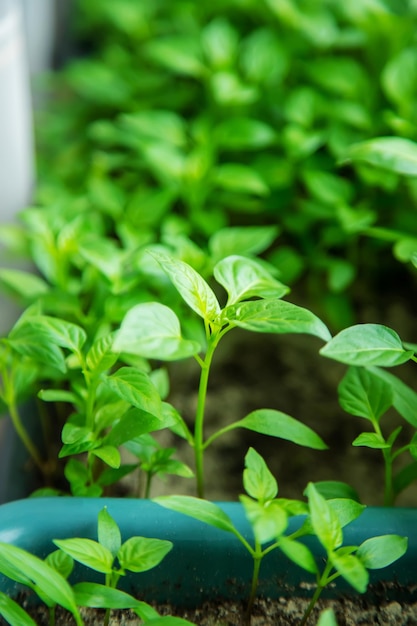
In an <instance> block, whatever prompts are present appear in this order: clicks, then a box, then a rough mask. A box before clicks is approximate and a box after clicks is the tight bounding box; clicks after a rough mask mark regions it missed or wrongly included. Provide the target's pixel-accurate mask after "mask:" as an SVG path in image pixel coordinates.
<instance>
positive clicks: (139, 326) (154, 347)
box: [113, 302, 201, 361]
mask: <svg viewBox="0 0 417 626" xmlns="http://www.w3.org/2000/svg"><path fill="white" fill-rule="evenodd" d="M113 349H114V350H115V351H117V352H126V353H130V354H132V353H133V354H139V355H141V356H144V357H146V358H150V359H163V360H166V361H171V360H177V359H185V358H188V357H190V356H193V355H195V354H197V353H198V352H199V351H200V349H201V348H200V346H199V344H198V343H197V342H196V341H190V340H188V339H184V338H183V337H182V336H181V328H180V321H179V319H178V317H177V315H176V314H175V313H174V311H172V310H171V309H170V308H168V307H167V306H165V305H164V304H160V303H158V302H149V303H143V304H138V305H136V306H135V307H133V308H132V309H130V311H128V313H127V314H126V316H125V318H124V319H123V321H122V324H121V326H120V330H119V331H118V332H117V334H116V339H115V341H114V344H113Z"/></svg>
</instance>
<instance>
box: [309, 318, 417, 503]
mask: <svg viewBox="0 0 417 626" xmlns="http://www.w3.org/2000/svg"><path fill="white" fill-rule="evenodd" d="M415 348H416V347H415V346H413V345H410V344H406V343H404V342H403V341H402V340H401V338H400V337H399V335H398V334H397V333H396V332H395V331H394V330H392V329H390V328H388V327H386V326H382V325H379V324H358V325H355V326H351V327H349V328H346V329H345V330H343V331H341V332H340V333H339V334H338V335H336V336H335V337H334V338H333V339H332V340H331V341H330V342H328V343H327V344H326V345H325V346H324V347H323V348H322V349H321V354H323V355H324V356H327V357H329V358H332V359H335V360H337V361H341V362H342V363H345V364H348V365H350V367H349V369H348V370H347V372H346V374H345V376H344V378H343V380H342V381H341V383H340V385H339V401H340V404H341V406H342V408H343V409H344V410H345V411H347V412H348V413H351V414H352V415H355V416H359V417H362V418H364V419H366V420H367V421H368V422H369V423H370V425H371V426H372V431H371V432H369V431H367V432H363V433H361V434H360V435H359V436H358V437H357V438H356V439H355V440H354V441H353V445H354V446H364V447H368V448H371V449H376V450H381V453H382V456H383V461H384V468H385V469H384V504H385V505H386V506H392V505H393V504H394V503H395V500H396V498H397V497H398V495H399V494H400V493H401V492H402V491H403V490H404V489H405V488H406V487H408V486H409V485H410V484H411V483H412V482H413V481H414V480H415V479H416V478H417V447H416V443H417V434H416V432H415V429H417V418H416V414H415V406H416V403H417V393H416V392H415V391H414V390H413V389H411V388H410V387H408V385H406V384H405V383H403V382H402V381H401V380H400V379H399V378H397V377H396V376H395V375H393V374H391V373H390V372H387V371H385V369H382V368H386V367H394V366H397V365H401V364H403V363H406V362H407V361H417V357H416V356H415ZM391 408H394V409H395V410H396V411H397V413H399V415H400V416H401V417H402V418H403V419H404V420H405V421H406V422H407V423H408V424H409V425H411V427H412V428H413V429H414V433H413V434H412V436H411V439H410V441H409V442H408V443H405V444H402V445H399V444H398V443H397V439H398V437H399V435H400V433H401V431H402V426H401V424H400V425H399V426H397V427H396V428H394V430H392V432H390V433H388V434H384V429H383V424H382V419H383V417H384V415H385V414H386V412H387V411H388V410H389V409H391ZM407 456H408V457H410V456H411V460H409V461H408V463H407V464H406V465H404V464H403V466H402V468H401V469H399V470H398V471H395V462H396V461H397V459H398V458H399V457H401V458H402V459H404V460H405V458H406V457H407Z"/></svg>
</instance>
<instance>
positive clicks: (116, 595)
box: [74, 583, 158, 622]
mask: <svg viewBox="0 0 417 626" xmlns="http://www.w3.org/2000/svg"><path fill="white" fill-rule="evenodd" d="M74 593H75V598H76V600H77V604H78V605H79V606H87V607H91V608H95V609H135V610H136V611H137V612H138V614H139V615H140V617H141V618H142V619H144V620H146V622H148V620H151V619H153V618H154V617H157V616H158V613H157V612H156V611H155V609H153V608H152V607H151V606H149V604H146V602H142V601H140V600H136V598H133V597H132V596H131V595H129V594H128V593H126V592H125V591H121V590H120V589H113V588H112V587H107V586H105V585H100V584H99V583H77V584H75V585H74Z"/></svg>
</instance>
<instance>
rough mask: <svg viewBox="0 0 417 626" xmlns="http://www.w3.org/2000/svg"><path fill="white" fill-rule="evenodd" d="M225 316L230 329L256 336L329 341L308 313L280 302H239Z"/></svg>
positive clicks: (288, 303)
mask: <svg viewBox="0 0 417 626" xmlns="http://www.w3.org/2000/svg"><path fill="white" fill-rule="evenodd" d="M224 316H225V318H226V319H227V321H228V322H229V323H230V324H231V325H232V326H239V327H240V328H245V329H246V330H251V331H253V332H258V333H274V334H275V333H276V334H284V333H306V334H308V335H314V336H316V337H319V338H320V339H323V341H328V340H329V339H330V337H331V335H330V332H329V330H328V329H327V327H326V326H325V324H323V322H322V321H321V320H320V319H319V318H318V317H316V316H315V315H314V313H311V311H309V310H308V309H304V308H302V307H300V306H297V305H295V304H292V303H290V302H286V301H285V300H279V299H275V298H273V299H268V300H256V301H253V302H242V303H239V304H234V305H232V306H229V307H227V308H226V309H225V310H224Z"/></svg>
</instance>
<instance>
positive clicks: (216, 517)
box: [153, 496, 235, 533]
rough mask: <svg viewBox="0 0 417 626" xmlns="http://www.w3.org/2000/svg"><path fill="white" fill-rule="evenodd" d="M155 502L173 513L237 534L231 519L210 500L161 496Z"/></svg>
mask: <svg viewBox="0 0 417 626" xmlns="http://www.w3.org/2000/svg"><path fill="white" fill-rule="evenodd" d="M153 501H154V502H157V503H158V504H160V505H161V506H163V507H165V508H167V509H170V510H171V511H178V512H179V513H184V515H189V516H190V517H193V518H194V519H197V520H199V521H200V522H204V523H205V524H209V525H210V526H214V527H215V528H220V530H226V531H228V532H232V533H234V532H235V528H234V526H233V522H232V520H231V519H230V517H229V516H228V515H227V514H226V513H225V512H224V511H223V510H222V509H221V508H220V507H219V506H217V504H214V503H213V502H209V501H208V500H201V498H194V497H193V496H160V497H158V498H154V499H153Z"/></svg>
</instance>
